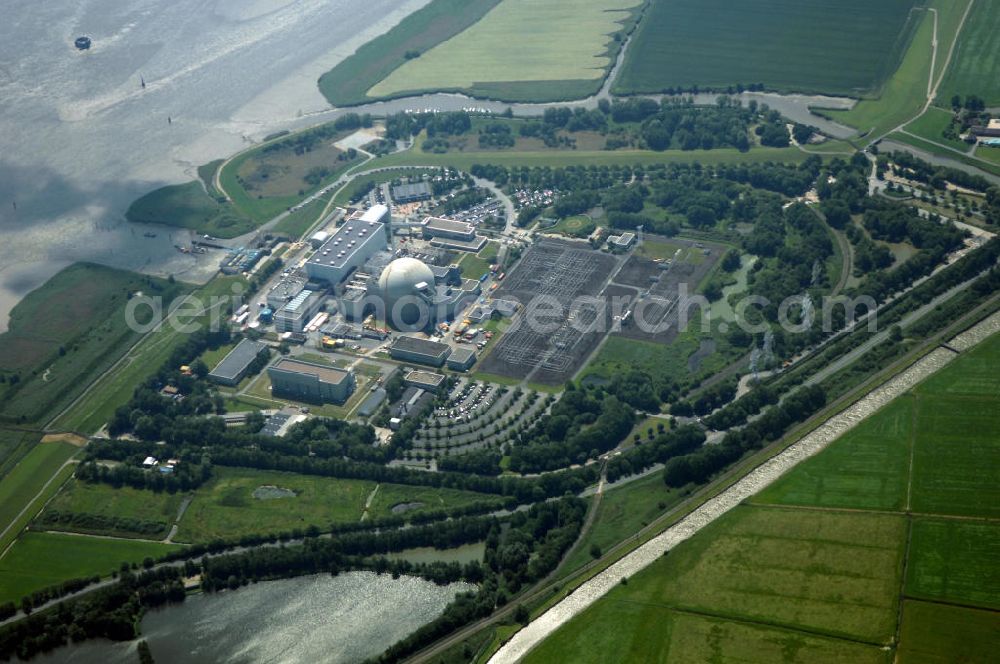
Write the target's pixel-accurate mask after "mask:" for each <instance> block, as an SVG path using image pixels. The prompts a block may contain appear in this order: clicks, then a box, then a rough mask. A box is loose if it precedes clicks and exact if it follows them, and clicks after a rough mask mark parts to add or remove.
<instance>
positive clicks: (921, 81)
mask: <svg viewBox="0 0 1000 664" xmlns="http://www.w3.org/2000/svg"><path fill="white" fill-rule="evenodd" d="M968 2H969V0H959V1H958V2H952V1H951V0H930V2H928V6H929V7H931V8H933V9H935V10H936V12H937V16H938V58H937V60H936V61H935V70H934V75H935V80H937V78H938V77H939V75H940V70H939V69H938V67H937V65H938V64H939V63H941V62H943V59H944V58H945V57H946V54H947V52H948V48H950V45H951V43H952V42H954V40H955V37H956V35H955V31H956V30H957V28H958V23H959V22H960V20H961V17H962V14H963V13H964V12H965V10H966V8H967V7H968ZM913 21H914V22H916V23H917V25H916V27H915V30H914V32H913V35H912V38H911V39H910V40H909V41H908V42H907V48H906V50H905V53H904V54H903V58H902V61H901V62H900V63H899V67H898V68H897V69H896V70H895V72H894V73H892V76H891V77H890V78H889V79H888V80H887V81H886V82H885V85H884V86H883V87H882V89H881V92H880V94H879V95H878V98H877V99H864V100H862V101H861V102H859V103H858V104H857V106H855V107H854V108H852V109H851V110H849V111H839V110H837V111H834V110H825V111H823V114H824V115H827V116H829V117H830V118H831V119H833V120H836V121H837V122H840V123H843V124H846V125H850V126H851V127H854V128H855V129H857V130H858V132H859V133H860V134H861V135H863V136H865V137H867V138H871V139H874V138H878V137H880V136H882V135H884V134H886V133H887V132H890V131H892V130H893V129H895V128H896V127H898V126H899V125H901V124H903V123H905V122H907V121H909V120H912V119H913V118H915V117H916V116H917V115H918V114H919V113H920V111H921V110H923V107H924V105H925V104H926V102H927V95H928V93H929V91H930V86H929V85H928V84H929V82H930V80H931V74H932V72H931V63H932V61H934V60H935V58H934V57H933V47H932V43H933V40H934V15H933V14H932V13H930V12H928V11H917V12H914V14H913ZM949 30H950V32H949Z"/></svg>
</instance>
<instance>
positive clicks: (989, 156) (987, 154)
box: [975, 145, 1000, 167]
mask: <svg viewBox="0 0 1000 664" xmlns="http://www.w3.org/2000/svg"><path fill="white" fill-rule="evenodd" d="M975 156H976V158H977V159H982V160H983V161H988V162H989V163H991V164H995V165H996V166H997V167H1000V147H991V146H988V145H981V146H979V147H977V148H976V154H975Z"/></svg>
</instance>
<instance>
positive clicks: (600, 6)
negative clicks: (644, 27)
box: [368, 0, 642, 101]
mask: <svg viewBox="0 0 1000 664" xmlns="http://www.w3.org/2000/svg"><path fill="white" fill-rule="evenodd" d="M641 4H642V0H503V1H502V2H501V3H500V4H498V5H497V6H496V7H495V8H493V9H492V10H491V11H490V12H489V13H487V14H486V15H485V16H483V18H482V19H480V20H479V21H478V22H477V23H475V24H474V25H472V26H470V27H469V28H468V29H466V30H464V31H463V32H461V33H460V34H458V35H455V36H454V37H452V38H451V39H448V40H447V41H444V42H442V43H441V44H439V45H437V46H435V47H434V48H432V49H430V50H429V51H427V52H426V53H422V54H421V55H420V57H418V58H413V59H411V60H409V61H408V62H406V63H405V64H403V65H402V66H400V67H399V68H398V69H396V70H395V71H393V72H392V73H391V74H390V75H389V76H387V77H386V78H385V79H384V80H382V81H380V82H379V83H377V84H376V85H374V86H373V87H372V88H371V89H370V90H369V91H368V96H369V97H372V98H379V97H392V96H400V95H405V94H411V93H418V92H425V91H461V92H466V93H468V94H471V95H473V96H476V97H486V98H491V99H500V100H503V101H560V100H568V99H579V98H583V97H586V96H588V95H590V94H593V93H595V92H597V90H598V89H600V86H601V84H602V82H603V81H604V78H605V76H606V75H607V73H608V72H609V71H610V68H611V66H612V65H613V63H614V59H615V57H616V55H617V53H618V49H619V48H620V45H621V43H622V41H623V40H624V34H625V33H627V32H628V31H629V30H630V29H631V26H632V25H634V21H635V18H636V17H637V10H638V9H639V6H640V5H641Z"/></svg>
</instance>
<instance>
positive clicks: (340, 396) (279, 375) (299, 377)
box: [267, 358, 355, 404]
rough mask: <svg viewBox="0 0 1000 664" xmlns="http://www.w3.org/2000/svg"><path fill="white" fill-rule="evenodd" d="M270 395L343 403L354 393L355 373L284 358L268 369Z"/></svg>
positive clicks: (310, 401)
mask: <svg viewBox="0 0 1000 664" xmlns="http://www.w3.org/2000/svg"><path fill="white" fill-rule="evenodd" d="M267 373H268V376H270V378H271V394H273V395H274V396H278V397H286V398H288V399H295V400H297V401H306V402H309V403H337V404H340V403H344V402H345V401H347V399H348V397H350V396H351V394H352V393H353V392H354V387H355V380H354V372H352V371H350V370H348V371H343V370H341V369H336V368H334V367H327V366H323V365H320V364H313V363H311V362H302V361H300V360H293V359H289V358H283V359H281V360H279V361H278V362H277V363H275V364H274V365H272V366H270V367H268V369H267Z"/></svg>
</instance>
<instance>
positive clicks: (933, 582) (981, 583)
mask: <svg viewBox="0 0 1000 664" xmlns="http://www.w3.org/2000/svg"><path fill="white" fill-rule="evenodd" d="M998 560H1000V527H998V525H997V524H996V523H990V522H984V521H967V520H956V519H933V518H918V519H914V520H913V532H912V534H911V536H910V557H909V561H908V563H907V568H906V596H907V597H913V598H916V599H928V600H937V601H942V602H950V603H955V604H964V605H972V606H978V607H982V608H987V609H1000V576H998V575H997V569H996V564H997V561H998ZM998 625H1000V623H998Z"/></svg>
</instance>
